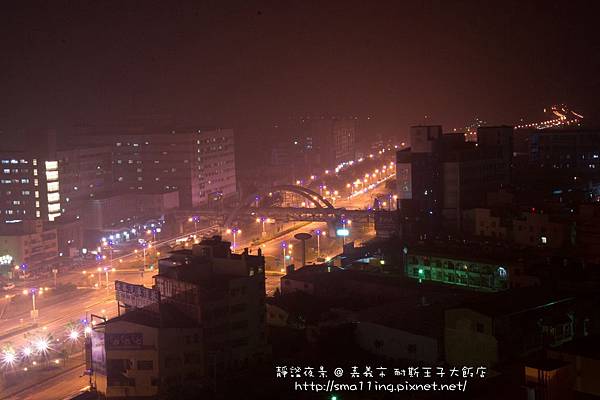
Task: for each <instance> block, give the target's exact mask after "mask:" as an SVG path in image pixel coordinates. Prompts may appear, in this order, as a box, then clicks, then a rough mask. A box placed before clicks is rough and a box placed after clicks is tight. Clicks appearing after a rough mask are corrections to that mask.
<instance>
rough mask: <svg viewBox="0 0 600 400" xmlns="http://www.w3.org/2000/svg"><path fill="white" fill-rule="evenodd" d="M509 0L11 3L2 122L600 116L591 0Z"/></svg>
mask: <svg viewBox="0 0 600 400" xmlns="http://www.w3.org/2000/svg"><path fill="white" fill-rule="evenodd" d="M405 3H406V4H405ZM496 3H500V2H496ZM501 3H502V6H495V7H491V6H490V4H491V2H482V1H478V2H466V1H464V2H463V1H460V2H459V1H456V2H455V1H436V2H429V1H426V2H421V1H419V2H410V3H408V2H400V1H397V2H389V3H388V2H380V1H339V2H338V1H272V2H253V1H240V2H227V1H206V2H194V3H180V2H174V1H173V2H172V1H164V2H150V1H136V2H134V1H89V2H87V1H72V2H57V1H47V2H41V1H40V2H25V1H23V2H21V1H13V2H3V3H2V5H1V6H0V30H1V38H0V43H1V55H0V72H1V77H2V78H1V79H2V84H1V90H0V125H1V126H4V127H12V126H43V127H54V126H57V127H59V126H69V125H72V124H78V123H92V124H96V123H105V122H110V121H117V120H121V119H127V118H129V117H130V116H137V115H148V114H158V115H171V116H173V117H174V118H175V119H176V120H177V121H178V122H180V123H197V124H201V125H211V124H216V125H220V126H232V127H234V128H236V129H240V130H241V131H243V130H244V129H247V128H248V127H250V126H254V127H258V126H266V125H269V124H272V123H275V122H277V121H280V120H283V119H285V118H288V117H290V116H294V115H301V114H305V113H311V114H320V113H328V114H340V115H358V116H365V115H370V114H372V115H375V116H376V120H377V121H378V123H379V127H380V129H381V130H382V132H384V133H386V134H398V133H399V134H402V133H404V132H405V131H406V128H407V127H408V125H410V124H414V123H422V122H430V123H441V124H443V125H444V126H445V127H446V128H447V130H450V129H452V128H460V127H462V126H464V125H465V124H466V123H467V122H469V121H470V120H471V119H472V118H473V117H475V116H478V117H480V118H482V119H484V120H486V121H489V122H490V123H515V122H517V121H518V119H519V118H520V117H524V118H526V119H532V118H534V119H535V117H541V112H542V109H543V108H544V107H546V106H549V105H552V104H555V103H561V102H564V103H567V104H569V105H570V106H571V107H572V108H573V109H575V110H577V111H580V112H582V113H583V114H584V115H586V116H591V115H594V114H596V115H597V114H598V111H600V110H599V109H600V105H599V104H600V102H598V100H597V98H598V93H599V90H600V73H599V72H600V30H599V29H600V28H598V25H597V15H598V14H597V12H596V10H594V8H593V4H594V2H571V1H569V2H566V1H563V2H539V3H532V2H528V4H521V3H522V2H518V1H515V2H508V1H505V2H501ZM594 23H596V26H594ZM425 116H428V117H425Z"/></svg>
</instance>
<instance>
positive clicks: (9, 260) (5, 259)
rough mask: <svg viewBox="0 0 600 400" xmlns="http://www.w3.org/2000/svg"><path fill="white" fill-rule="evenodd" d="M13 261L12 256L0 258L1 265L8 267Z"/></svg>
mask: <svg viewBox="0 0 600 400" xmlns="http://www.w3.org/2000/svg"><path fill="white" fill-rule="evenodd" d="M12 260H13V258H12V256H11V255H8V254H6V255H3V256H0V265H8V264H10V263H12Z"/></svg>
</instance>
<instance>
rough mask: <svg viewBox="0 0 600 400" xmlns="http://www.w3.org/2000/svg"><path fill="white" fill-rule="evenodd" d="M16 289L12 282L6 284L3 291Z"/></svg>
mask: <svg viewBox="0 0 600 400" xmlns="http://www.w3.org/2000/svg"><path fill="white" fill-rule="evenodd" d="M14 288H15V284H14V283H12V282H8V283H5V284H4V286H2V289H4V290H11V289H14Z"/></svg>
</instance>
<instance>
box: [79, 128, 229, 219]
mask: <svg viewBox="0 0 600 400" xmlns="http://www.w3.org/2000/svg"><path fill="white" fill-rule="evenodd" d="M79 140H80V141H85V142H86V143H90V142H92V143H95V144H101V145H105V146H110V147H111V151H112V162H113V178H114V190H115V191H119V192H121V193H122V192H136V193H150V194H157V193H165V192H171V191H178V192H179V203H180V206H181V207H182V208H192V207H198V206H200V205H203V204H206V203H208V202H210V201H213V200H224V199H228V198H232V197H234V196H235V195H236V193H237V182H236V170H235V153H234V134H233V130H231V129H206V130H204V129H180V130H164V131H158V132H156V131H147V130H145V129H141V130H140V129H137V130H134V129H126V130H114V129H108V130H98V131H96V132H92V133H91V134H88V135H85V136H84V135H80V136H79Z"/></svg>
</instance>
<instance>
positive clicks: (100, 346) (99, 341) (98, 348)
mask: <svg viewBox="0 0 600 400" xmlns="http://www.w3.org/2000/svg"><path fill="white" fill-rule="evenodd" d="M90 337H91V342H92V370H93V371H94V372H95V373H97V374H101V375H106V353H105V351H104V332H101V331H96V330H92V332H90Z"/></svg>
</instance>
